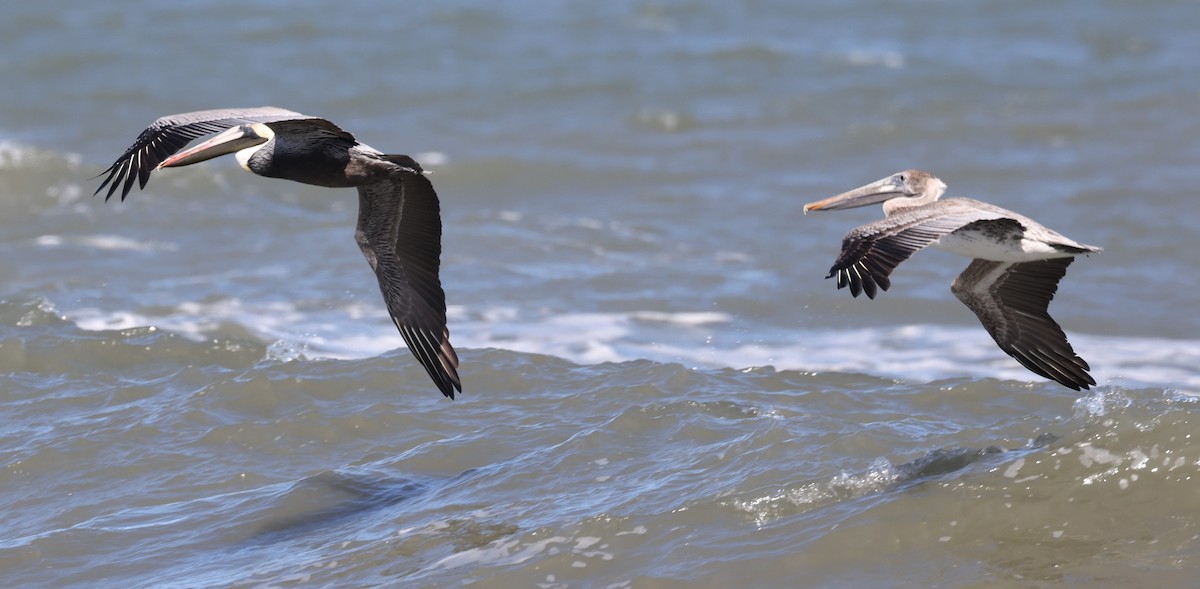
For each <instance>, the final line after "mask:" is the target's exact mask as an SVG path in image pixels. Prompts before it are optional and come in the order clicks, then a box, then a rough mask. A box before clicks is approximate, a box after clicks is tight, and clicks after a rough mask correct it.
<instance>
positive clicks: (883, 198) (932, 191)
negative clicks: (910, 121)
mask: <svg viewBox="0 0 1200 589" xmlns="http://www.w3.org/2000/svg"><path fill="white" fill-rule="evenodd" d="M944 192H946V183H945V182H942V181H941V180H939V179H938V177H937V176H934V175H933V174H930V173H929V172H922V171H921V170H905V171H903V172H896V173H895V174H892V175H891V176H888V177H887V178H883V179H882V180H876V181H875V182H872V183H870V184H867V185H866V186H860V187H858V188H855V189H854V190H851V191H849V192H843V193H841V194H839V195H837V196H831V197H829V198H827V199H825V200H819V201H817V202H810V203H808V204H806V205H804V212H805V213H808V212H809V211H836V210H840V209H853V208H855V207H864V206H867V205H873V204H876V203H884V205H883V210H884V212H885V213H889V212H891V211H892V210H895V209H897V208H902V207H911V206H918V205H923V204H928V203H931V202H933V201H935V200H937V199H938V198H939V197H941V196H942V194H943V193H944ZM900 198H902V199H904V200H902V201H893V200H892V199H900Z"/></svg>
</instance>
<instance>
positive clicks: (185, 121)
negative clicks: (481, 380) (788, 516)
mask: <svg viewBox="0 0 1200 589" xmlns="http://www.w3.org/2000/svg"><path fill="white" fill-rule="evenodd" d="M213 133H217V135H215V136H213V137H212V138H211V139H209V140H207V141H205V142H203V143H200V144H199V145H196V146H195V147H193V148H191V149H188V150H187V151H184V152H182V153H179V154H177V155H176V152H178V151H179V150H180V149H182V148H183V147H184V146H185V145H187V144H188V143H189V142H191V141H192V140H193V139H197V138H199V137H203V136H205V135H210V134H213ZM229 153H233V154H235V157H236V158H237V161H238V163H239V164H241V165H242V167H243V168H245V169H246V170H248V171H250V172H253V173H255V174H258V175H259V176H266V177H268V178H285V179H288V180H295V181H296V182H302V183H304V184H314V185H317V186H325V187H328V188H350V187H354V188H357V189H358V226H357V228H356V229H355V231H354V237H355V239H356V240H357V241H358V247H359V248H360V249H361V250H362V253H363V255H364V256H366V258H367V262H369V263H370V264H371V269H372V270H374V271H375V276H376V277H377V278H378V279H379V288H380V290H381V291H383V300H384V303H386V304H387V309H388V313H389V314H390V315H391V316H392V322H394V323H395V324H396V327H397V328H399V330H400V335H401V336H402V337H403V338H404V342H405V343H406V344H408V349H409V350H411V351H412V353H413V355H415V356H416V357H417V360H419V361H420V362H421V365H422V366H424V367H425V371H426V372H428V373H429V376H430V377H431V378H433V382H434V383H435V384H436V385H437V387H438V389H439V390H441V391H442V394H443V395H445V396H447V397H450V398H451V399H453V398H454V391H456V390H457V391H460V392H461V391H462V384H461V382H460V381H459V378H458V355H457V354H455V352H454V347H453V346H451V345H450V332H449V330H448V329H447V328H446V296H445V293H444V292H443V291H442V285H441V281H440V279H439V278H438V269H439V266H440V264H441V260H440V258H441V253H442V221H441V215H440V211H439V207H438V198H437V194H436V193H435V192H434V191H433V185H432V184H430V182H429V179H428V178H426V177H425V174H424V171H423V170H422V169H421V166H420V165H419V164H417V162H416V161H414V160H413V159H412V158H410V157H408V156H406V155H388V154H384V153H383V152H380V151H378V150H376V149H374V148H371V147H368V146H367V145H364V144H362V143H359V142H358V141H356V140H355V139H354V136H353V135H351V134H350V133H347V132H345V131H343V130H341V129H340V128H338V126H337V125H335V124H333V123H331V122H329V121H327V120H325V119H321V118H317V117H310V116H306V115H302V114H300V113H297V112H292V111H290V110H284V109H282V108H276V107H273V106H264V107H259V108H231V109H219V110H203V111H197V112H189V113H183V114H177V115H170V116H166V117H162V118H159V119H158V120H156V121H154V122H153V123H151V124H150V126H149V127H147V128H146V130H145V131H142V133H141V135H138V138H137V140H135V141H134V142H133V145H132V146H130V147H129V149H127V150H125V153H124V154H122V155H121V157H119V158H117V161H116V162H115V163H113V165H112V166H110V167H109V168H108V169H107V170H105V171H104V172H101V173H100V175H101V176H103V175H105V174H107V175H108V177H107V178H105V179H104V182H103V183H101V184H100V187H99V188H97V189H96V192H95V194H99V193H100V191H102V190H104V187H105V186H108V187H109V188H108V193H107V194H106V195H105V197H104V200H105V201H108V199H109V198H111V197H112V195H113V194H114V193H116V191H117V190H118V189H120V191H121V200H125V197H126V195H128V194H129V191H130V189H132V188H133V182H134V180H135V179H136V180H137V181H138V183H139V186H140V187H141V188H145V187H146V181H147V180H148V179H149V178H150V173H151V172H152V171H154V170H156V169H158V168H171V167H177V166H187V165H191V164H194V163H197V162H202V161H204V160H208V159H212V158H214V157H217V156H221V155H225V154H229ZM122 183H123V185H122Z"/></svg>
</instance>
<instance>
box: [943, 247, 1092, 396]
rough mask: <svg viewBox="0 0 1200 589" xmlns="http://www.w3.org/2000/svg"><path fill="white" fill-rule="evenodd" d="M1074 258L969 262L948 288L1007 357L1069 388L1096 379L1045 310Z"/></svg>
mask: <svg viewBox="0 0 1200 589" xmlns="http://www.w3.org/2000/svg"><path fill="white" fill-rule="evenodd" d="M1072 261H1074V258H1069V257H1067V258H1054V259H1050V260H1040V261H1037V262H1023V263H1013V262H993V261H990V260H975V261H973V262H971V265H970V266H967V269H966V270H964V271H963V273H962V274H959V275H958V278H955V279H954V284H953V285H952V286H951V287H950V288H951V290H952V291H954V296H956V297H958V299H959V300H960V301H962V302H963V304H965V305H966V306H967V307H968V308H970V309H971V310H972V311H974V312H975V315H976V316H978V317H979V322H980V323H982V324H983V327H984V329H986V330H987V332H988V333H989V334H991V336H992V339H994V340H996V344H998V345H999V346H1000V349H1001V350H1004V352H1005V353H1007V354H1008V355H1009V356H1012V357H1013V358H1015V359H1016V360H1017V362H1020V363H1021V364H1022V365H1023V366H1025V367H1026V368H1028V369H1029V370H1031V371H1033V372H1034V373H1036V374H1039V375H1041V376H1044V377H1046V378H1049V379H1050V380H1054V381H1057V382H1058V383H1060V384H1062V385H1063V386H1066V387H1070V388H1072V389H1075V390H1077V391H1078V390H1080V389H1086V388H1088V387H1089V386H1090V385H1094V384H1096V381H1095V380H1094V379H1093V378H1092V377H1091V375H1089V374H1088V373H1087V371H1088V370H1089V369H1090V367H1089V366H1088V363H1087V362H1085V361H1084V360H1083V358H1080V357H1079V356H1077V355H1075V350H1074V349H1073V348H1072V347H1071V343H1070V342H1068V341H1067V336H1066V334H1065V333H1063V330H1062V328H1061V327H1059V326H1058V324H1057V323H1055V322H1054V319H1052V318H1051V317H1050V314H1049V313H1048V312H1047V308H1048V307H1049V305H1050V301H1051V300H1053V299H1054V293H1055V292H1056V291H1057V290H1058V281H1059V280H1061V279H1062V277H1063V276H1065V275H1066V273H1067V266H1070V265H1071V262H1072Z"/></svg>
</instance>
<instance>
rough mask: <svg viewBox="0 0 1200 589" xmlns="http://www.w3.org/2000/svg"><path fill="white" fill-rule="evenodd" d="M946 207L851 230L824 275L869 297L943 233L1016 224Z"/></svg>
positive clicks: (917, 210) (924, 209)
mask: <svg viewBox="0 0 1200 589" xmlns="http://www.w3.org/2000/svg"><path fill="white" fill-rule="evenodd" d="M948 206H950V205H948V203H947V202H946V201H943V203H941V204H939V205H930V206H925V207H917V208H914V209H911V210H909V211H903V212H900V213H897V214H894V215H892V216H890V217H888V218H886V219H883V220H882V221H876V222H874V223H868V224H866V225H863V226H862V227H858V228H855V229H852V230H851V231H850V232H849V233H847V234H846V237H845V238H843V239H842V251H841V253H840V254H838V258H837V260H836V261H835V262H834V263H833V267H832V268H830V269H829V276H826V277H825V278H833V277H834V276H837V286H838V288H845V287H846V286H849V287H850V294H851V295H853V296H855V297H857V296H858V295H859V293H862V292H866V293H867V297H868V298H872V299H873V298H875V294H876V292H877V290H876V287H878V288H881V289H883V290H887V289H888V288H889V287H891V286H892V281H891V280H890V279H889V278H888V277H889V276H891V274H892V271H893V270H895V269H896V266H899V265H900V262H903V261H904V260H907V259H908V258H909V257H911V256H912V255H913V254H915V253H917V252H918V251H920V250H922V249H924V248H925V247H927V246H928V245H929V244H931V243H933V242H935V241H937V240H938V239H940V238H941V237H942V236H944V235H948V234H950V233H953V232H954V231H957V230H958V229H962V228H964V227H967V226H969V225H972V224H975V223H1011V224H1015V225H1016V226H1017V227H1018V228H1019V227H1020V223H1018V222H1017V221H1015V220H1012V219H1004V218H996V219H986V220H980V218H979V211H972V210H969V209H964V210H962V211H958V212H956V211H947V210H946V209H947V207H948ZM997 217H998V215H997Z"/></svg>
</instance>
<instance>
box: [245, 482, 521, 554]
mask: <svg viewBox="0 0 1200 589" xmlns="http://www.w3.org/2000/svg"><path fill="white" fill-rule="evenodd" d="M479 472H480V469H470V470H467V471H464V472H462V473H460V474H458V475H457V476H454V477H452V478H450V479H446V480H443V481H432V480H424V481H419V480H413V479H406V478H400V477H391V476H386V475H379V474H373V473H370V472H344V471H325V472H322V473H319V474H316V475H313V476H311V477H307V478H304V479H301V480H299V481H297V482H295V483H293V484H292V485H290V486H289V487H288V488H287V490H286V491H283V492H282V493H280V494H279V495H278V496H277V497H276V498H275V499H274V500H273V501H272V502H271V504H269V505H268V506H266V507H265V509H264V511H265V515H264V516H263V518H262V521H261V522H260V523H259V524H258V525H257V526H256V527H255V529H254V532H253V533H252V534H251V538H250V541H251V542H252V543H254V544H272V543H276V542H280V541H287V540H292V539H294V538H297V537H300V536H305V535H308V534H312V533H315V532H318V531H320V530H323V529H326V528H329V527H331V526H336V525H339V524H342V523H346V522H350V521H353V520H355V519H356V518H359V517H363V516H366V515H369V514H376V513H378V512H380V511H382V510H386V509H388V508H391V507H396V506H399V505H408V506H410V507H411V508H412V509H413V511H422V510H424V509H426V508H427V506H426V507H412V504H414V503H418V502H422V501H425V500H430V499H434V500H440V499H441V498H442V496H443V495H444V493H443V491H446V490H447V489H449V488H452V487H453V486H455V485H457V484H460V483H462V482H464V481H465V480H467V479H469V478H471V477H472V476H475V475H477V474H479ZM380 517H382V518H389V519H390V518H391V516H390V515H387V514H384V515H381V516H380ZM441 524H442V525H434V526H433V528H434V529H436V530H439V531H440V532H441V533H444V534H447V535H449V536H450V541H451V544H452V545H453V546H454V548H455V549H456V550H462V549H466V548H471V547H474V546H476V545H478V544H479V543H480V542H482V543H487V542H490V541H491V540H494V539H495V538H497V537H500V536H506V535H509V534H512V533H514V532H516V531H517V527H516V526H513V525H511V524H481V523H479V522H473V521H467V520H462V521H460V520H454V519H452V520H448V521H443V522H441ZM480 538H486V540H480Z"/></svg>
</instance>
